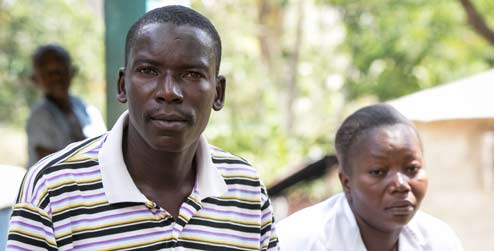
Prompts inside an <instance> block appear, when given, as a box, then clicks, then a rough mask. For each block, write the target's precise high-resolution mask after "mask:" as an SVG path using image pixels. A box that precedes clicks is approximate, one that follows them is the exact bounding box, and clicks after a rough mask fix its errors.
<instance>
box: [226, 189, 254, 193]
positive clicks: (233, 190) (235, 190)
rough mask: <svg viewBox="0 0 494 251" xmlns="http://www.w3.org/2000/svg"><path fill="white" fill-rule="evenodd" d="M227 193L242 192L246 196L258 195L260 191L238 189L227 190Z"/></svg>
mask: <svg viewBox="0 0 494 251" xmlns="http://www.w3.org/2000/svg"><path fill="white" fill-rule="evenodd" d="M228 192H242V193H248V194H260V193H261V192H260V191H250V190H246V189H240V188H230V189H228Z"/></svg>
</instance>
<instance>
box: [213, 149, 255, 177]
mask: <svg viewBox="0 0 494 251" xmlns="http://www.w3.org/2000/svg"><path fill="white" fill-rule="evenodd" d="M209 150H210V152H211V160H212V161H213V164H214V165H215V166H216V168H217V169H218V170H219V171H220V173H221V175H223V177H224V178H229V179H231V178H243V179H250V180H253V181H257V182H259V174H258V173H257V170H256V169H255V168H254V167H253V166H252V165H251V164H250V163H249V161H247V160H246V159H244V158H242V157H240V156H238V155H235V154H233V153H230V152H227V151H225V150H223V149H221V148H218V147H216V146H212V145H210V146H209Z"/></svg>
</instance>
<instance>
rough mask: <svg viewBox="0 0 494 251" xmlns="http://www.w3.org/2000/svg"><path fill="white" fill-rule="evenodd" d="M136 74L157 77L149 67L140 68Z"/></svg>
mask: <svg viewBox="0 0 494 251" xmlns="http://www.w3.org/2000/svg"><path fill="white" fill-rule="evenodd" d="M137 72H139V73H141V74H145V75H151V76H157V75H158V71H157V70H155V69H153V68H151V67H142V68H137Z"/></svg>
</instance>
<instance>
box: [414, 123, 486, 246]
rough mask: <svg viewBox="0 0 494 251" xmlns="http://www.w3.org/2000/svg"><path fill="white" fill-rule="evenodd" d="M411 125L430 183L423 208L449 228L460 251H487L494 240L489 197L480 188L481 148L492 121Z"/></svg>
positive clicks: (482, 185)
mask: <svg viewBox="0 0 494 251" xmlns="http://www.w3.org/2000/svg"><path fill="white" fill-rule="evenodd" d="M416 125H417V129H418V130H419V132H420V134H421V137H422V142H423V144H424V154H425V166H426V168H427V171H428V174H429V180H430V183H429V189H428V194H427V195H426V199H425V200H424V203H423V205H422V209H423V210H424V211H426V212H429V213H431V214H432V215H434V216H436V217H438V218H441V219H443V220H444V221H446V222H447V223H449V224H450V225H451V226H452V227H453V228H454V229H455V231H456V232H457V233H458V235H459V236H460V238H461V239H462V240H463V242H464V245H465V250H487V249H486V248H487V247H489V248H490V247H491V246H489V245H491V243H489V242H490V241H491V240H493V239H494V227H492V222H494V192H493V191H486V190H485V189H484V187H485V186H484V184H483V180H484V179H483V177H482V175H483V171H482V164H483V163H482V158H483V156H482V152H483V150H485V149H482V147H483V137H484V134H485V133H486V132H488V131H494V119H484V120H449V121H436V122H428V123H416ZM492 151H494V149H492ZM491 168H493V169H494V166H493V167H491Z"/></svg>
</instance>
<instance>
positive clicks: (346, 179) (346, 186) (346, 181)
mask: <svg viewBox="0 0 494 251" xmlns="http://www.w3.org/2000/svg"><path fill="white" fill-rule="evenodd" d="M338 177H339V178H340V183H341V187H342V188H343V191H344V192H345V194H346V195H347V197H348V196H350V191H351V189H352V187H351V184H350V176H348V175H347V174H345V172H344V171H343V170H342V169H341V167H340V168H339V170H338Z"/></svg>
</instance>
